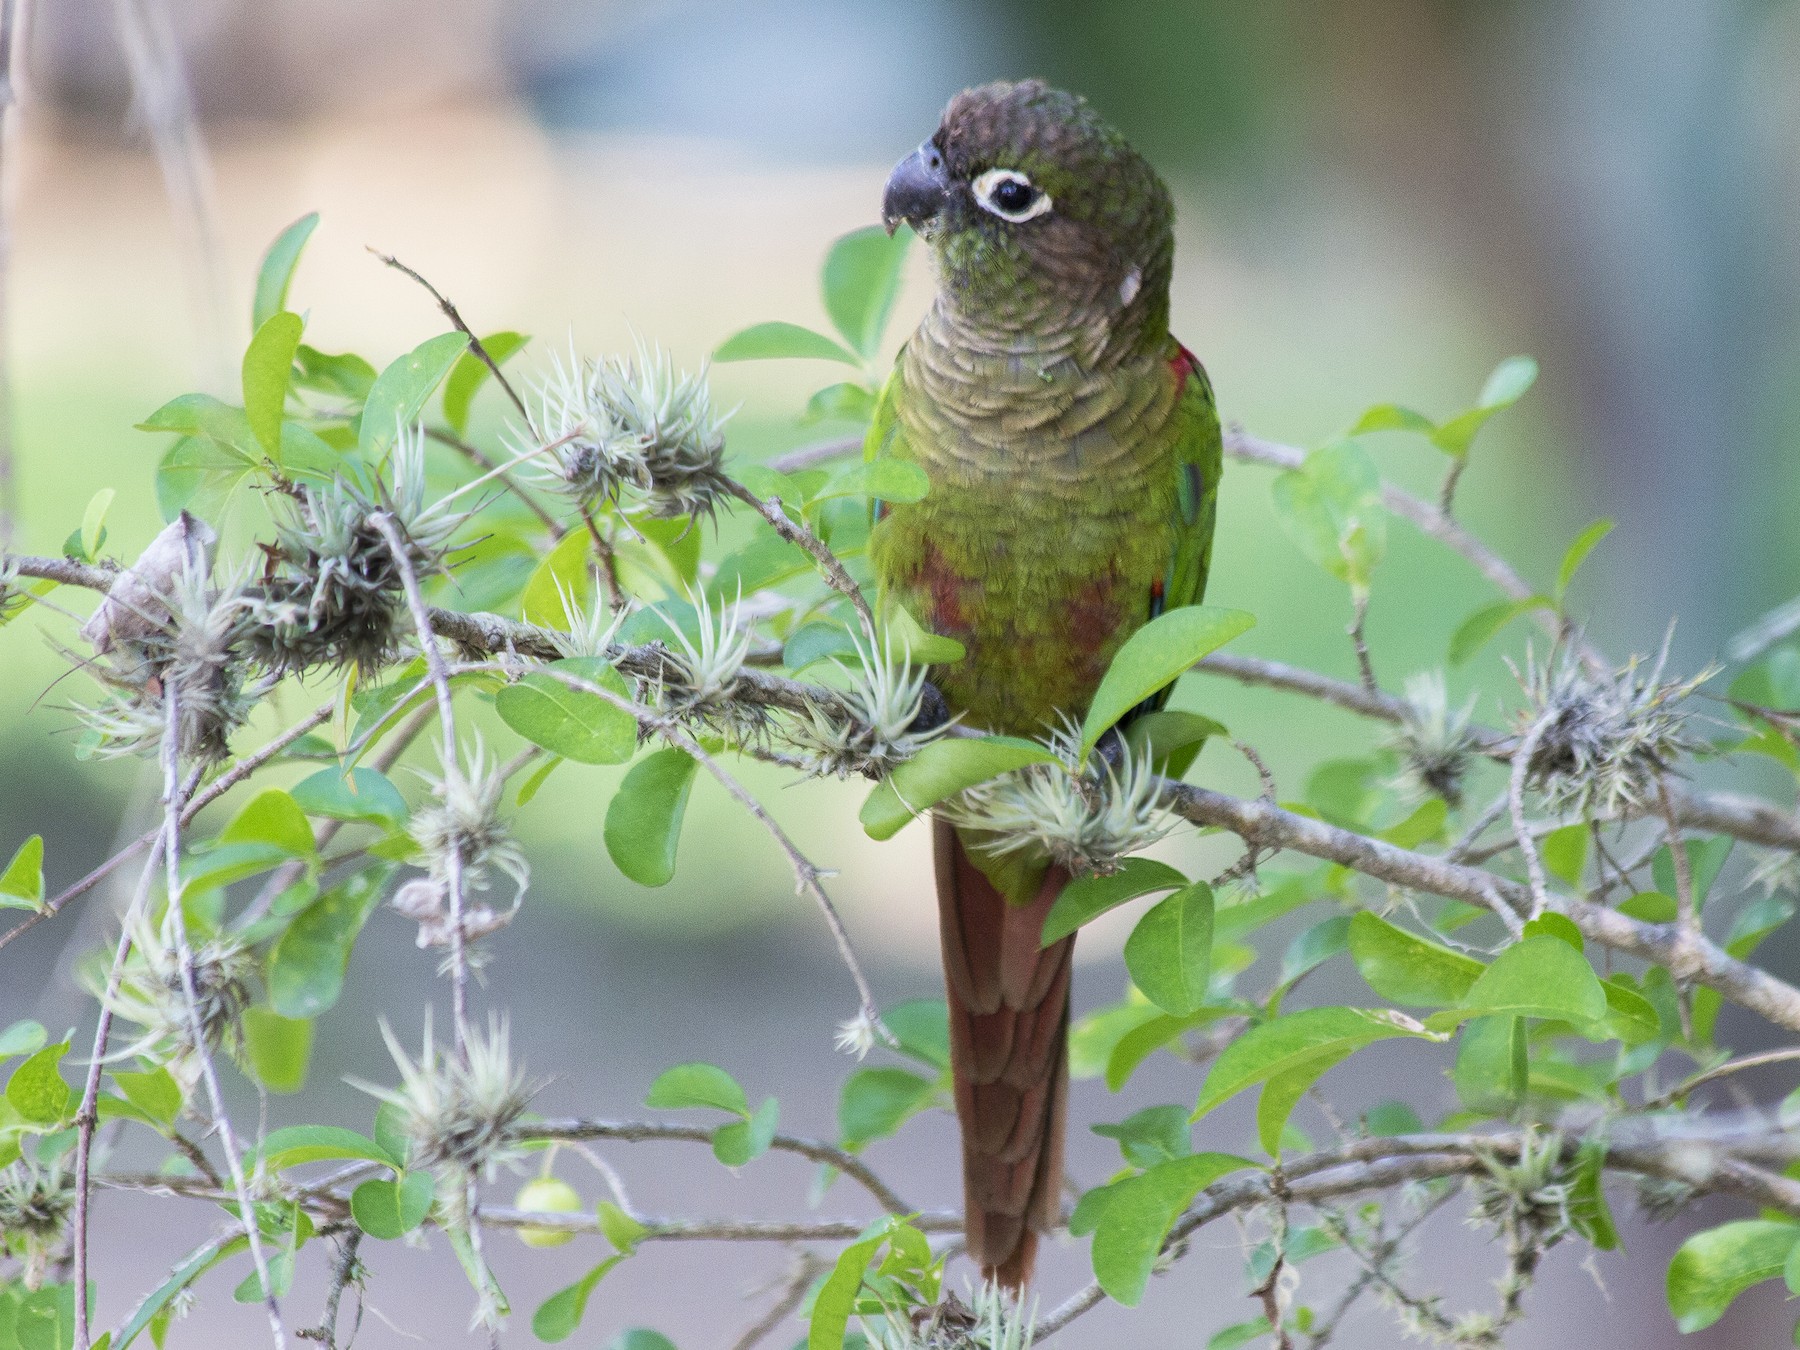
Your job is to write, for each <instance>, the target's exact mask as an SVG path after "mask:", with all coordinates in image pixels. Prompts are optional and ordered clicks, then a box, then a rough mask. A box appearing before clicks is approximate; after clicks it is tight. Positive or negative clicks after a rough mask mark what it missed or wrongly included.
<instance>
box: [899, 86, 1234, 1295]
mask: <svg viewBox="0 0 1800 1350" xmlns="http://www.w3.org/2000/svg"><path fill="white" fill-rule="evenodd" d="M882 215H883V218H884V221H885V223H886V224H887V226H888V228H889V230H890V231H891V230H893V229H896V228H898V226H899V225H900V223H901V222H905V223H906V224H908V225H910V226H911V227H912V228H913V229H914V230H916V231H917V232H918V233H919V234H920V236H922V237H923V238H924V239H925V240H926V241H927V242H928V243H929V245H930V248H931V252H932V255H933V258H934V261H935V266H936V272H937V293H936V297H935V299H934V301H933V303H932V306H931V309H930V312H929V313H928V314H927V315H926V316H925V319H924V321H923V322H922V323H920V325H919V327H918V330H917V331H916V332H915V333H913V334H912V336H911V337H910V338H908V339H907V342H906V345H905V346H904V348H903V349H902V350H901V353H900V356H899V358H898V360H897V362H896V364H895V368H894V371H893V373H892V374H891V375H890V376H889V378H888V381H887V384H886V386H885V388H884V389H883V391H882V394H881V397H880V399H879V401H878V403H877V407H876V412H875V417H874V421H873V423H872V425H871V426H870V429H869V440H868V445H867V453H868V454H869V455H870V456H872V457H873V456H881V455H892V456H895V457H897V458H900V459H904V460H909V461H911V462H912V463H914V464H917V465H919V466H920V467H921V468H922V469H924V470H925V473H926V476H927V477H928V479H929V480H930V492H929V494H928V495H927V496H926V497H925V498H924V499H923V500H921V501H919V502H916V503H912V504H908V505H898V504H896V505H893V506H891V507H888V508H886V509H884V511H883V513H882V517H881V519H880V520H879V521H878V522H877V524H876V525H875V527H874V532H873V534H872V535H871V538H870V556H871V559H872V561H873V563H874V565H875V570H876V575H877V577H878V579H879V580H880V583H881V587H882V596H883V603H884V604H894V603H898V604H901V605H904V606H905V607H906V608H907V609H908V610H909V611H910V612H911V613H912V615H913V617H914V618H916V619H918V620H919V621H920V622H921V623H922V624H923V625H924V626H925V627H927V628H928V629H931V630H933V631H935V632H937V633H940V634H943V635H945V636H948V637H953V638H955V639H957V640H958V641H960V642H961V643H962V644H963V645H964V647H965V648H966V650H967V655H966V657H965V658H964V659H963V660H961V661H959V662H956V663H954V664H950V665H944V666H940V667H936V668H935V669H934V670H933V680H934V682H935V683H936V684H937V686H938V688H939V689H940V691H941V692H942V694H943V695H944V699H945V702H946V703H947V704H948V707H949V709H950V710H951V711H952V712H955V713H960V714H961V715H962V716H963V719H964V721H965V722H966V723H968V724H970V725H972V726H976V727H980V728H982V729H985V730H989V731H995V732H1005V733H1010V734H1015V735H1027V736H1041V735H1043V734H1044V733H1045V732H1046V731H1048V730H1050V729H1052V728H1053V727H1055V726H1056V725H1057V724H1058V723H1059V721H1060V720H1061V719H1066V718H1079V717H1080V716H1081V715H1082V714H1083V712H1084V711H1085V710H1086V708H1087V705H1088V702H1089V700H1090V699H1091V698H1092V697H1093V694H1094V690H1095V688H1096V687H1097V686H1098V684H1099V682H1100V679H1101V677H1102V675H1104V674H1105V672H1106V668H1107V664H1108V662H1109V661H1110V660H1111V659H1112V656H1113V654H1114V653H1115V652H1116V651H1117V650H1118V648H1119V646H1120V644H1121V643H1123V642H1124V641H1125V639H1126V638H1127V637H1129V636H1130V635H1131V633H1132V632H1133V631H1134V630H1135V629H1137V628H1138V627H1140V626H1141V625H1142V624H1144V623H1146V622H1148V621H1149V620H1150V619H1151V618H1153V617H1155V616H1156V615H1157V614H1158V613H1160V612H1161V611H1162V610H1163V609H1164V608H1165V607H1167V606H1172V605H1189V604H1194V603H1197V602H1198V601H1199V599H1200V596H1201V593H1202V591H1203V590H1204V589H1205V586H1206V572H1207V565H1208V562H1209V560H1210V557H1211V551H1212V536H1213V518H1214V510H1215V505H1216V502H1217V497H1218V482H1219V467H1220V435H1219V419H1218V413H1217V411H1216V409H1215V407H1214V403H1213V394H1212V387H1211V385H1210V383H1209V382H1208V380H1207V377H1206V373H1205V371H1203V370H1202V369H1201V367H1200V363H1199V362H1198V361H1196V360H1195V359H1194V357H1193V355H1192V353H1190V352H1189V351H1188V350H1187V349H1186V348H1185V347H1183V346H1182V345H1181V344H1180V343H1179V342H1177V341H1176V340H1175V339H1174V338H1173V337H1171V336H1170V334H1169V274H1170V270H1171V267H1172V262H1173V256H1174V249H1175V242H1174V234H1173V225H1174V208H1173V206H1172V205H1171V203H1170V199H1169V193H1168V189H1167V188H1166V187H1164V185H1163V183H1162V181H1161V179H1159V178H1158V177H1157V175H1156V172H1155V171H1154V170H1153V169H1152V168H1151V167H1150V165H1149V164H1148V163H1147V162H1146V161H1145V160H1144V159H1143V158H1142V157H1141V156H1140V155H1139V154H1138V153H1137V152H1136V151H1134V150H1133V149H1132V148H1131V146H1130V145H1128V144H1127V143H1126V141H1125V139H1124V137H1123V136H1121V135H1120V134H1119V133H1118V132H1117V131H1115V130H1114V129H1113V128H1112V127H1110V126H1108V125H1107V124H1106V123H1105V122H1104V121H1102V120H1101V118H1100V117H1099V115H1098V114H1096V113H1095V112H1094V110H1093V109H1092V108H1090V107H1089V106H1088V104H1087V103H1086V102H1085V101H1084V100H1082V99H1080V98H1078V97H1075V96H1074V95H1071V94H1066V93H1063V92H1060V91H1058V90H1055V89H1051V88H1049V87H1048V86H1046V85H1045V84H1043V83H1042V82H1041V81H1037V80H1027V81H1024V82H1022V83H1017V84H1006V83H1003V84H989V85H984V86H982V87H980V88H977V89H970V90H967V91H965V92H963V93H961V94H958V95H957V96H956V97H955V98H953V99H952V100H951V101H950V104H949V106H948V108H947V109H946V110H945V112H944V116H943V121H942V123H941V124H940V125H939V127H938V129H937V131H936V132H934V133H933V134H932V136H931V138H930V139H929V140H927V141H926V142H925V143H924V144H923V145H921V146H920V147H919V148H918V149H917V150H915V151H914V152H913V153H912V154H910V155H908V156H907V157H906V158H905V159H904V160H902V161H901V162H900V164H899V165H898V166H897V167H896V168H895V169H894V171H893V174H892V176H891V177H889V179H888V181H887V190H886V194H885V197H884V200H883V203H882ZM933 830H934V834H933V844H934V851H935V856H936V864H937V866H936V871H937V892H938V906H939V927H940V931H941V935H942V946H943V957H944V975H945V986H946V990H947V994H948V1001H949V1006H950V1043H951V1059H952V1070H953V1075H954V1079H955V1086H956V1110H957V1115H958V1117H959V1119H960V1121H961V1126H962V1140H963V1184H964V1196H965V1203H966V1214H967V1220H966V1222H967V1231H968V1242H969V1251H970V1253H971V1255H972V1256H973V1257H974V1258H975V1259H976V1260H977V1261H979V1262H980V1263H981V1266H982V1268H983V1270H984V1272H985V1273H986V1275H987V1277H988V1278H990V1279H992V1280H994V1281H995V1282H997V1283H999V1284H1001V1285H1003V1286H1007V1287H1010V1288H1012V1289H1015V1290H1017V1289H1021V1288H1023V1287H1024V1285H1025V1284H1026V1283H1027V1282H1028V1281H1029V1280H1030V1278H1031V1270H1032V1264H1033V1259H1034V1257H1035V1254H1036V1249H1037V1235H1038V1233H1040V1232H1044V1231H1047V1230H1049V1229H1050V1228H1052V1227H1054V1226H1055V1224H1056V1222H1057V1220H1058V1217H1059V1214H1060V1195H1061V1187H1062V1154H1063V1133H1064V1115H1065V1103H1066V1098H1067V1093H1068V1051H1067V1041H1068V1027H1069V967H1070V957H1071V949H1072V946H1073V939H1072V938H1070V939H1065V940H1063V941H1061V942H1058V943H1056V944H1055V945H1054V946H1052V947H1050V948H1048V949H1047V950H1040V949H1039V936H1040V933H1041V931H1042V927H1043V922H1044V916H1045V914H1046V913H1047V912H1048V910H1049V908H1050V905H1051V903H1052V901H1054V900H1055V898H1056V895H1057V893H1058V892H1059V891H1060V890H1061V889H1062V887H1063V886H1064V884H1065V883H1066V882H1067V881H1068V880H1069V873H1068V871H1067V870H1065V868H1064V867H1062V866H1059V865H1056V864H1054V863H1052V861H1051V860H1050V859H1049V857H1048V856H1047V855H1046V856H1043V857H1038V858H1030V857H1028V858H1027V859H1026V860H1025V863H1024V865H1021V864H1020V862H1019V860H1018V858H1017V856H1016V855H1014V854H1005V855H1002V854H1000V853H997V852H995V851H992V850H989V849H985V848H984V847H983V841H982V839H981V838H980V837H979V836H978V835H976V834H974V833H973V832H971V831H969V830H967V829H962V830H959V829H958V828H957V827H955V826H952V825H951V824H949V823H948V822H946V821H944V820H942V819H939V820H935V821H934V822H933Z"/></svg>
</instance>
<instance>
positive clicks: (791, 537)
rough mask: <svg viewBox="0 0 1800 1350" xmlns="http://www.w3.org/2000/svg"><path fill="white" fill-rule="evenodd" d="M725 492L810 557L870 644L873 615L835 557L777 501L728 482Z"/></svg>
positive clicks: (727, 480)
mask: <svg viewBox="0 0 1800 1350" xmlns="http://www.w3.org/2000/svg"><path fill="white" fill-rule="evenodd" d="M725 490H726V492H728V493H729V494H730V495H731V496H733V497H736V498H737V499H738V500H739V501H741V502H743V503H744V505H746V506H748V507H749V508H750V509H751V510H753V511H755V512H756V514H757V515H759V516H761V517H762V518H763V519H764V520H766V521H768V522H769V526H770V528H771V529H773V530H774V531H775V533H776V534H778V535H780V536H781V537H782V538H783V539H785V540H787V542H788V543H790V544H793V545H795V546H796V547H798V548H801V549H804V550H805V551H806V552H807V553H808V554H809V555H811V557H812V560H813V562H815V563H817V564H818V567H819V571H820V572H821V573H823V574H824V577H825V584H826V585H828V586H830V587H831V589H832V590H834V591H836V592H837V593H838V594H839V595H842V596H845V597H847V598H848V599H849V601H850V603H851V604H852V605H854V606H855V607H856V613H857V617H858V618H860V619H861V620H862V622H863V629H864V630H865V631H866V632H867V633H868V635H869V640H870V641H871V642H872V641H874V640H875V614H874V611H872V610H871V609H870V608H869V602H868V601H867V600H866V599H864V598H863V593H862V587H860V586H858V585H857V584H856V582H855V580H854V579H853V578H852V577H851V576H850V574H849V573H848V572H846V571H845V570H844V564H843V563H841V562H839V561H838V557H837V554H835V553H833V552H832V551H831V550H830V549H829V548H827V547H826V546H825V542H824V540H822V539H820V538H819V536H818V535H816V534H814V533H813V532H812V531H811V530H809V529H807V528H806V526H804V525H802V524H800V523H799V522H798V521H796V520H794V519H793V518H792V517H791V516H789V515H788V513H787V512H786V511H784V510H782V507H781V502H780V501H779V499H776V498H770V499H769V500H768V501H764V500H763V499H762V498H761V497H759V496H757V495H756V494H755V493H754V492H752V491H751V490H750V489H749V488H747V487H745V486H744V485H743V484H742V483H740V482H738V481H737V480H736V479H731V478H728V479H726V480H725Z"/></svg>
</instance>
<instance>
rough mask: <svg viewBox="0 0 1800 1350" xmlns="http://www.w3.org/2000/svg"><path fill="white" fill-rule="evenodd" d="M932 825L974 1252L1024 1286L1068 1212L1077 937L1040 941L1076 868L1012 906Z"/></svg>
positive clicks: (1053, 872)
mask: <svg viewBox="0 0 1800 1350" xmlns="http://www.w3.org/2000/svg"><path fill="white" fill-rule="evenodd" d="M932 829H933V833H932V846H933V852H934V854H935V855H936V861H937V893H938V932H939V935H940V937H941V939H942V943H943V951H944V988H945V993H946V995H947V996H948V1001H949V1004H950V1065H951V1071H952V1074H953V1076H954V1078H955V1083H956V1115H957V1119H958V1120H959V1121H960V1122H961V1124H962V1151H963V1205H964V1216H965V1217H964V1226H965V1232H966V1234H967V1236H968V1241H969V1254H970V1256H972V1257H974V1259H975V1260H976V1261H978V1262H980V1263H981V1268H982V1272H983V1273H984V1274H985V1275H986V1276H987V1278H989V1279H991V1280H993V1281H995V1282H996V1283H998V1284H1000V1285H1003V1286H1005V1287H1007V1288H1010V1289H1013V1290H1021V1289H1023V1288H1024V1287H1025V1285H1026V1284H1028V1283H1029V1282H1030V1280H1031V1269H1032V1263H1033V1261H1034V1259H1035V1258H1036V1256H1037V1235H1038V1234H1039V1233H1042V1232H1048V1231H1049V1230H1050V1229H1052V1228H1054V1227H1055V1226H1056V1223H1057V1219H1058V1218H1059V1216H1060V1214H1061V1210H1062V1200H1061V1191H1062V1160H1063V1131H1064V1117H1065V1114H1066V1107H1067V1099H1068V1092H1069V1055H1068V1039H1069V965H1070V959H1071V957H1072V955H1073V953H1074V948H1075V939H1074V938H1073V937H1072V936H1071V937H1067V938H1064V939H1063V940H1062V941H1060V942H1058V943H1056V944H1055V945H1054V946H1052V947H1050V948H1047V949H1040V948H1039V946H1038V939H1039V935H1040V934H1041V933H1042V932H1043V927H1044V916H1045V915H1046V914H1048V913H1049V911H1050V905H1051V903H1052V902H1053V901H1054V900H1055V899H1056V896H1057V892H1059V891H1061V890H1062V888H1063V886H1064V884H1065V883H1066V882H1067V881H1068V875H1067V874H1066V873H1065V872H1063V871H1062V870H1061V869H1060V868H1054V867H1053V868H1051V869H1050V872H1049V874H1048V875H1046V876H1045V878H1044V881H1043V884H1042V885H1041V886H1040V887H1039V889H1038V893H1037V895H1036V897H1035V898H1034V899H1033V900H1032V901H1031V902H1030V903H1029V904H1023V905H1015V904H1009V903H1008V902H1007V900H1006V898H1005V897H1004V896H1003V895H1001V894H1000V892H999V891H998V890H997V889H995V887H994V884H993V883H992V882H991V881H989V880H988V879H987V877H986V876H985V875H984V874H983V873H982V872H981V870H980V869H979V868H978V867H976V866H975V864H974V863H973V862H971V861H970V859H969V855H968V851H967V850H966V849H965V848H964V847H963V844H962V841H961V839H959V838H958V837H957V834H956V831H955V830H954V829H953V828H951V827H950V826H949V825H948V824H946V823H945V822H943V821H941V820H939V821H934V822H933V826H932Z"/></svg>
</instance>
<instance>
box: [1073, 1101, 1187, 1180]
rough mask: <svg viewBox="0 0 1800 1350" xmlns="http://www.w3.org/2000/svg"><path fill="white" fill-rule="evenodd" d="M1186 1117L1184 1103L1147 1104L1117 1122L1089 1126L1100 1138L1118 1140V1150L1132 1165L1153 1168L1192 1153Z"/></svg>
mask: <svg viewBox="0 0 1800 1350" xmlns="http://www.w3.org/2000/svg"><path fill="white" fill-rule="evenodd" d="M1187 1117H1188V1113H1187V1107H1185V1106H1147V1107H1145V1108H1144V1109H1143V1110H1142V1111H1137V1112H1134V1113H1132V1114H1131V1115H1129V1116H1127V1117H1126V1118H1125V1119H1124V1120H1121V1121H1120V1122H1119V1123H1118V1124H1117V1125H1094V1126H1091V1127H1090V1128H1091V1129H1092V1130H1093V1132H1094V1133H1095V1134H1097V1135H1099V1136H1100V1137H1101V1138H1102V1139H1116V1140H1118V1141H1119V1152H1120V1153H1121V1154H1122V1155H1123V1156H1124V1158H1125V1161H1126V1162H1128V1163H1130V1164H1131V1165H1132V1166H1133V1167H1155V1166H1156V1165H1157V1164H1158V1163H1165V1162H1169V1161H1171V1160H1173V1159H1175V1158H1185V1157H1187V1156H1188V1155H1190V1154H1191V1153H1193V1151H1194V1145H1193V1141H1192V1140H1191V1139H1190V1138H1189V1132H1188V1118H1187Z"/></svg>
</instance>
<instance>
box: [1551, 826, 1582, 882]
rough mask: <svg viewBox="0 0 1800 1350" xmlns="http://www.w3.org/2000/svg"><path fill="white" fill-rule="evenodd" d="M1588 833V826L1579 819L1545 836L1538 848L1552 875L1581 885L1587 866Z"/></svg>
mask: <svg viewBox="0 0 1800 1350" xmlns="http://www.w3.org/2000/svg"><path fill="white" fill-rule="evenodd" d="M1588 834H1589V831H1588V827H1587V826H1586V825H1585V824H1583V823H1582V822H1580V821H1577V822H1576V823H1575V824H1573V825H1564V826H1563V827H1562V828H1561V829H1560V830H1552V831H1551V832H1550V833H1549V834H1547V835H1545V836H1544V839H1543V842H1542V843H1541V844H1540V845H1539V846H1538V848H1539V851H1540V852H1541V853H1542V854H1543V857H1544V866H1545V868H1546V869H1548V871H1549V873H1550V875H1551V876H1553V877H1559V878H1561V879H1562V880H1563V881H1566V882H1568V883H1569V885H1571V886H1574V887H1579V886H1580V885H1581V874H1582V872H1583V871H1584V870H1585V869H1586V867H1587V852H1588Z"/></svg>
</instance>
